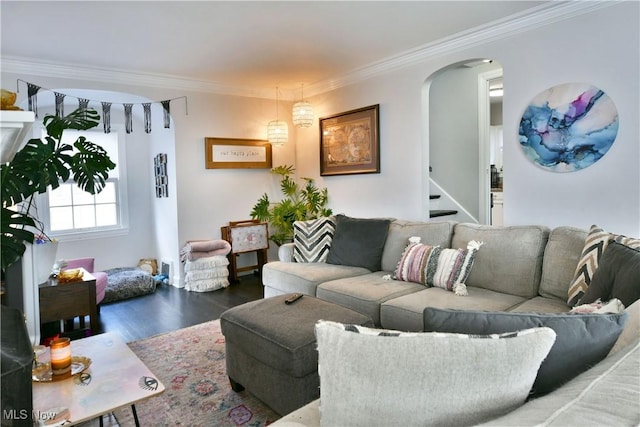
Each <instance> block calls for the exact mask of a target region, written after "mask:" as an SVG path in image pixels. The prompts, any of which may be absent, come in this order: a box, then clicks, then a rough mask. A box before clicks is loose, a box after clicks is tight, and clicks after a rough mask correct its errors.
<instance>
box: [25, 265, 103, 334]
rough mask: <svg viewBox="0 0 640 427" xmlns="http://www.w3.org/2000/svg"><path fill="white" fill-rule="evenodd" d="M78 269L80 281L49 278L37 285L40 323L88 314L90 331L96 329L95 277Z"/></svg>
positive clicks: (95, 330) (94, 331)
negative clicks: (80, 275) (59, 281)
mask: <svg viewBox="0 0 640 427" xmlns="http://www.w3.org/2000/svg"><path fill="white" fill-rule="evenodd" d="M80 270H82V281H78V282H71V283H58V281H57V280H56V279H50V280H48V281H47V282H44V283H42V284H40V285H39V286H38V288H39V293H40V324H42V323H47V322H55V321H57V320H67V319H73V318H74V317H78V316H81V317H84V316H87V315H88V316H89V322H90V328H91V333H92V334H95V333H96V332H97V331H98V305H97V304H96V278H95V277H94V276H93V275H92V274H91V273H89V272H88V271H86V270H85V269H83V268H81V269H80Z"/></svg>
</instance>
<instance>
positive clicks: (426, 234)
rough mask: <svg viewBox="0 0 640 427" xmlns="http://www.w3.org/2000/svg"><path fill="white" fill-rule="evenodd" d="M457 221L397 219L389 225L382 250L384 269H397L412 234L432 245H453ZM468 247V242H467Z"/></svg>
mask: <svg viewBox="0 0 640 427" xmlns="http://www.w3.org/2000/svg"><path fill="white" fill-rule="evenodd" d="M455 224H456V222H455V221H438V222H409V221H403V220H395V221H393V222H392V223H391V225H390V226H389V234H388V236H387V241H386V243H385V244H384V250H383V251H382V270H383V271H395V270H396V267H397V266H398V262H399V261H400V257H401V256H402V253H403V252H404V249H405V248H406V247H407V245H408V244H409V238H410V237H412V236H417V237H420V241H421V242H422V243H424V244H427V245H430V246H441V247H443V248H450V247H451V236H452V235H453V226H454V225H455ZM465 247H466V244H465Z"/></svg>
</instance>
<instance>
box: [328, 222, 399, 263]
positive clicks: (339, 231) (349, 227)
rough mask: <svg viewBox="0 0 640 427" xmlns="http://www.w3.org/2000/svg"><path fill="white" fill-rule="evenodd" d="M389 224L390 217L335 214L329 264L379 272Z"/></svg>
mask: <svg viewBox="0 0 640 427" xmlns="http://www.w3.org/2000/svg"><path fill="white" fill-rule="evenodd" d="M390 223H391V219H388V218H351V217H348V216H346V215H342V214H338V215H336V231H335V234H334V235H333V240H332V242H331V248H330V249H329V254H328V255H327V261H326V262H327V263H328V264H337V265H349V266H352V267H364V268H366V269H368V270H369V271H380V265H381V260H382V251H383V249H384V244H385V242H386V240H387V236H388V235H389V224H390Z"/></svg>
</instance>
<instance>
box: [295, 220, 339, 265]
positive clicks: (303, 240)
mask: <svg viewBox="0 0 640 427" xmlns="http://www.w3.org/2000/svg"><path fill="white" fill-rule="evenodd" d="M335 232H336V220H335V217H333V216H329V217H325V218H318V219H312V220H309V221H296V222H294V223H293V242H294V247H293V259H294V260H295V261H296V262H325V261H326V260H327V255H329V249H331V242H332V241H333V235H334V234H335Z"/></svg>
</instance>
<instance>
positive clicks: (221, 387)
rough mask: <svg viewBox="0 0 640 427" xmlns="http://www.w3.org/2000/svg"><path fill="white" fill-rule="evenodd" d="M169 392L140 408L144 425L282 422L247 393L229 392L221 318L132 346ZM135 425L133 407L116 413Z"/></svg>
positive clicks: (252, 426)
mask: <svg viewBox="0 0 640 427" xmlns="http://www.w3.org/2000/svg"><path fill="white" fill-rule="evenodd" d="M129 347H130V348H131V349H132V350H133V352H134V353H136V354H137V355H138V357H139V358H140V359H141V360H142V361H143V362H144V363H145V364H146V365H147V367H149V369H151V371H152V372H153V373H154V374H156V375H157V377H158V379H159V380H160V381H161V382H162V383H163V384H164V386H165V388H166V390H165V392H164V393H162V394H161V395H159V396H156V397H153V398H150V399H148V400H146V401H144V402H140V403H138V404H136V410H137V413H138V419H139V420H140V425H143V426H154V427H157V426H190V427H191V426H247V427H261V426H266V425H268V424H270V423H272V422H274V421H275V420H277V419H278V418H280V417H279V416H278V415H277V414H276V413H275V412H273V411H272V410H271V409H269V407H267V406H266V405H265V404H263V403H262V402H260V401H259V400H258V399H256V398H255V397H253V396H252V395H251V394H250V393H249V392H247V391H246V390H245V391H243V392H241V393H236V392H234V391H233V390H231V386H230V385H229V380H228V378H227V374H226V369H225V359H224V358H225V347H224V335H222V332H221V331H220V320H214V321H211V322H206V323H202V324H200V325H195V326H191V327H188V328H184V329H179V330H177V331H173V332H169V333H166V334H162V335H157V336H155V337H151V338H147V339H144V340H141V341H135V342H132V343H129ZM115 416H116V418H117V420H118V423H119V424H120V426H123V427H128V426H133V425H135V423H134V421H133V415H132V413H131V408H130V407H126V408H121V409H119V410H117V411H115Z"/></svg>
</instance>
